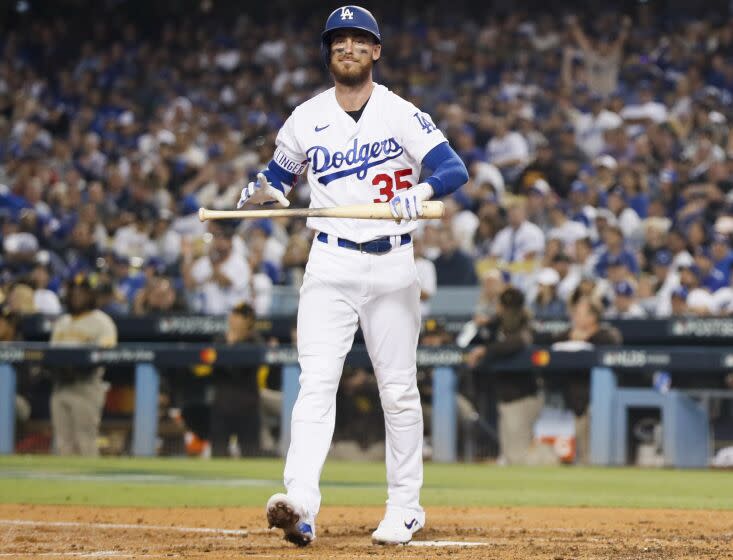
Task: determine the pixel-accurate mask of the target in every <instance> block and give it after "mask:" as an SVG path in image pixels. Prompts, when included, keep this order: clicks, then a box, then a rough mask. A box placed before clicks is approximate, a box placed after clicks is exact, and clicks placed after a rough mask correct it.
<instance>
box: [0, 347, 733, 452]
mask: <svg viewBox="0 0 733 560" xmlns="http://www.w3.org/2000/svg"><path fill="white" fill-rule="evenodd" d="M465 352H466V349H461V348H457V347H454V346H448V347H420V348H418V353H417V361H418V366H426V367H432V368H433V376H432V385H433V403H432V404H433V406H432V426H433V434H432V444H433V460H435V461H441V462H452V461H455V460H456V459H457V431H458V426H457V410H456V389H457V371H456V370H457V368H459V367H461V366H462V364H463V363H464V358H465ZM200 363H204V364H208V365H213V364H216V365H221V366H247V365H259V364H271V365H281V366H282V391H283V406H282V412H281V441H280V450H281V452H284V451H285V450H286V449H287V445H288V443H289V429H290V416H291V411H292V408H293V405H294V403H295V399H296V397H297V394H298V387H299V385H298V376H299V373H300V370H299V367H298V365H297V353H296V351H295V348H293V347H290V346H279V347H275V348H268V347H263V346H255V345H238V346H217V345H213V346H212V345H210V344H196V343H137V344H134V343H132V344H131V343H122V344H120V345H119V346H117V347H115V348H111V349H100V348H81V347H80V348H59V347H50V346H49V345H48V344H47V343H32V342H25V343H4V344H2V345H0V454H8V453H12V451H13V444H14V442H13V437H14V396H15V388H16V372H15V366H16V365H17V364H41V365H44V366H47V367H53V366H54V365H59V364H64V365H65V366H75V365H78V366H90V365H91V366H96V365H98V366H119V365H131V366H134V368H135V407H134V415H133V434H132V453H133V455H136V456H152V455H154V454H155V450H156V436H157V421H158V395H159V380H160V376H159V373H158V368H166V367H187V366H191V365H192V364H200ZM347 363H349V364H351V365H355V366H366V367H368V366H369V365H370V361H369V357H368V354H367V352H366V350H365V348H364V347H363V346H355V347H354V348H353V349H352V351H351V352H350V354H349V355H348V357H347ZM494 369H495V370H498V371H520V370H527V369H532V370H537V371H539V372H541V373H543V374H555V375H562V374H563V373H564V372H568V371H578V370H588V371H590V372H591V408H592V410H593V411H594V413H593V414H592V420H591V460H592V462H593V463H595V464H623V463H624V461H625V455H624V452H623V447H624V445H625V443H624V442H625V439H624V438H625V433H623V431H624V429H625V428H624V424H623V422H621V421H620V419H619V418H620V416H622V415H623V414H624V411H625V410H626V409H625V408H624V406H627V405H628V406H629V407H631V406H649V407H656V408H659V409H660V410H661V415H662V419H663V421H664V423H665V425H667V424H669V425H668V429H667V430H666V431H667V435H668V436H669V437H670V438H672V436H674V439H670V441H669V445H667V446H666V447H671V449H666V450H665V454H666V453H667V452H668V451H669V453H670V455H669V456H668V457H667V464H669V465H670V466H698V467H699V466H704V465H705V464H706V463H707V458H708V456H709V450H710V441H709V440H710V432H709V427H708V425H707V418H708V413H707V411H706V410H705V405H704V403H705V398H706V397H711V396H715V397H716V398H718V397H730V396H731V394H730V393H731V392H726V391H722V392H721V391H720V390H719V389H710V391H709V392H706V391H705V390H704V389H700V388H698V389H697V390H696V391H695V397H696V398H702V403H703V404H699V403H698V402H697V401H693V399H692V398H691V397H689V396H686V395H685V394H684V392H683V391H677V390H673V391H669V392H667V393H659V392H658V391H656V390H655V389H652V388H644V387H635V388H630V389H624V388H623V387H622V384H621V383H619V377H620V376H623V374H624V373H628V372H632V373H635V374H638V373H639V372H649V371H655V370H660V369H662V370H664V371H666V372H669V373H671V374H674V375H676V376H678V377H679V376H700V375H710V374H712V375H725V374H726V373H727V372H730V371H733V346H723V347H712V346H710V347H675V348H671V347H650V346H624V347H619V348H604V349H595V350H582V351H558V350H553V349H550V348H546V347H535V348H533V349H531V350H528V351H526V352H523V353H522V354H519V355H517V356H515V357H513V358H511V359H508V360H504V361H502V362H501V363H499V364H497V365H496V366H495V367H494ZM673 400H674V401H675V402H674V403H672V401H673ZM670 403H671V404H670ZM675 450H676V451H675ZM675 453H676V454H675ZM693 455H694V457H693ZM703 456H704V458H703Z"/></svg>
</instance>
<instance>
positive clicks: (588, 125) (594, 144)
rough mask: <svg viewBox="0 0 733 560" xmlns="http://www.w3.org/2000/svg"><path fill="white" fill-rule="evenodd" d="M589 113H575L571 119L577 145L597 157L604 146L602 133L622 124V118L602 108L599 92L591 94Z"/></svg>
mask: <svg viewBox="0 0 733 560" xmlns="http://www.w3.org/2000/svg"><path fill="white" fill-rule="evenodd" d="M591 102H592V104H591V110H590V112H589V113H580V112H578V113H576V115H575V116H574V119H573V124H574V125H575V137H576V140H577V143H578V147H579V148H580V149H581V150H583V152H584V153H585V154H586V155H587V156H588V157H589V158H594V157H597V156H598V155H599V154H600V153H601V152H602V151H603V148H604V146H605V141H604V139H603V133H604V132H605V131H607V130H613V129H614V128H618V127H620V126H622V125H623V123H624V121H623V119H622V118H621V117H620V116H619V115H618V114H617V113H614V112H613V111H608V110H607V109H605V108H604V105H603V103H604V97H603V96H602V95H601V94H599V93H593V94H592V95H591Z"/></svg>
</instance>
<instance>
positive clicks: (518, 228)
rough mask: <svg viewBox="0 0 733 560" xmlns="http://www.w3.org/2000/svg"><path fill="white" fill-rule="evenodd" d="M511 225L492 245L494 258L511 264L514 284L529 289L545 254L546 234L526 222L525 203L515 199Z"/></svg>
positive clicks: (510, 208)
mask: <svg viewBox="0 0 733 560" xmlns="http://www.w3.org/2000/svg"><path fill="white" fill-rule="evenodd" d="M508 218H509V225H508V226H506V227H505V228H504V229H502V230H501V231H500V232H499V233H498V234H497V235H496V238H495V239H494V242H493V243H492V245H491V256H492V257H494V258H496V259H498V260H499V261H501V262H503V263H505V264H506V265H510V266H509V268H510V270H511V271H512V276H511V278H512V284H514V285H515V286H517V287H518V288H520V289H522V290H526V289H527V288H528V287H529V280H530V278H531V274H532V273H533V272H534V270H535V269H536V268H537V263H538V260H539V258H540V257H542V254H543V253H544V251H545V234H543V233H542V230H541V229H540V228H539V227H537V226H536V225H535V224H533V223H532V222H529V221H527V211H526V201H525V200H524V199H523V198H519V199H516V200H514V201H513V202H512V203H511V204H510V205H509V208H508Z"/></svg>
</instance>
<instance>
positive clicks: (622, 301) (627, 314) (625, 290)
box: [605, 280, 647, 319]
mask: <svg viewBox="0 0 733 560" xmlns="http://www.w3.org/2000/svg"><path fill="white" fill-rule="evenodd" d="M613 291H614V296H615V297H614V298H613V303H612V304H611V307H610V309H608V310H607V311H606V313H605V317H606V318H607V319H644V318H645V317H646V316H647V314H646V311H644V309H643V308H642V307H641V305H639V303H638V302H637V301H636V289H635V288H634V285H633V284H631V282H627V281H626V280H622V281H621V282H618V283H617V284H615V285H614V286H613Z"/></svg>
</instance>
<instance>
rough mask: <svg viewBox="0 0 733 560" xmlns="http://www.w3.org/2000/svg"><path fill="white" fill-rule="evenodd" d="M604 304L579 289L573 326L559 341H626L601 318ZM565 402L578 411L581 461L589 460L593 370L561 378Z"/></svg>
mask: <svg viewBox="0 0 733 560" xmlns="http://www.w3.org/2000/svg"><path fill="white" fill-rule="evenodd" d="M602 314H603V308H602V307H601V305H600V304H598V303H597V302H596V301H594V300H593V299H591V298H590V297H588V296H586V295H582V292H580V291H577V292H576V293H575V294H574V296H573V298H572V299H571V301H570V323H571V327H570V330H568V331H566V332H564V333H561V334H559V335H558V336H557V337H556V338H555V341H556V342H560V341H574V342H583V343H589V344H592V345H594V346H605V345H619V344H621V343H622V342H623V340H622V337H621V333H620V332H619V331H618V329H616V328H614V327H611V326H609V325H606V324H604V323H602V322H601V317H602ZM560 382H561V384H562V385H563V390H564V398H565V406H566V407H567V408H569V409H570V410H571V411H572V412H573V413H574V414H575V441H576V458H577V462H579V463H581V464H587V463H588V460H589V457H590V455H589V454H590V439H589V438H590V420H589V414H588V413H589V410H588V406H589V404H590V372H588V371H582V372H568V373H567V374H566V375H565V374H564V376H563V379H562V380H561V381H560Z"/></svg>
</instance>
